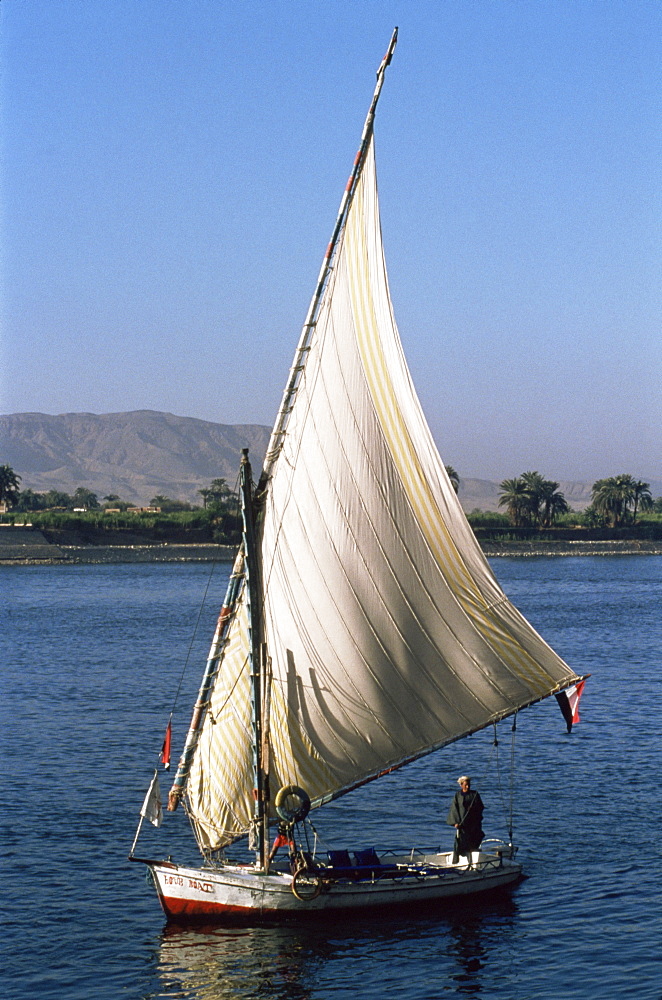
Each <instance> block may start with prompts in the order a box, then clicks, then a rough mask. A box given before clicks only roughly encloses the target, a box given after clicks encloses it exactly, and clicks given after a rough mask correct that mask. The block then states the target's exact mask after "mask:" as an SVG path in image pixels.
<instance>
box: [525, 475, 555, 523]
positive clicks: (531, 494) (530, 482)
mask: <svg viewBox="0 0 662 1000" xmlns="http://www.w3.org/2000/svg"><path fill="white" fill-rule="evenodd" d="M520 478H521V480H522V482H523V483H524V485H525V486H526V492H527V494H528V498H529V499H528V508H529V521H530V523H531V524H532V525H533V526H534V527H537V526H538V525H539V524H540V508H541V506H542V503H543V494H544V490H545V480H544V479H543V477H542V476H541V475H540V473H539V472H523V473H522V475H521V477H520ZM556 485H557V486H558V483H557V484H556Z"/></svg>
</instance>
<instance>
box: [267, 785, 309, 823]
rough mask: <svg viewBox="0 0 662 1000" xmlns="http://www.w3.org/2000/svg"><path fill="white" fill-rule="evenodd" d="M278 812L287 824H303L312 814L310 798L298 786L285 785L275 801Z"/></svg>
mask: <svg viewBox="0 0 662 1000" xmlns="http://www.w3.org/2000/svg"><path fill="white" fill-rule="evenodd" d="M274 806H275V807H276V812H277V813H278V815H279V816H280V818H281V819H282V820H283V822H285V823H301V822H302V820H304V819H305V818H306V816H307V815H308V813H309V812H310V796H309V795H308V792H306V791H304V789H303V788H299V786H298V785H283V787H282V788H281V789H280V790H279V792H278V794H277V795H276V798H275V800H274Z"/></svg>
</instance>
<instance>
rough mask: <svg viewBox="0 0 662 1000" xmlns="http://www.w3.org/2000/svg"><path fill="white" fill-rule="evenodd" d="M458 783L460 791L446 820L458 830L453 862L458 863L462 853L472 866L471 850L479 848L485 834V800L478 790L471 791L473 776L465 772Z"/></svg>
mask: <svg viewBox="0 0 662 1000" xmlns="http://www.w3.org/2000/svg"><path fill="white" fill-rule="evenodd" d="M457 783H458V785H459V786H460V791H459V792H456V793H455V796H454V797H453V801H452V802H451V807H450V809H449V810H448V819H447V820H446V822H447V823H448V825H449V826H454V827H455V830H456V833H455V844H454V846H453V864H454V865H456V864H457V863H458V860H459V857H460V855H463V856H465V857H466V858H467V860H468V863H469V865H470V866H471V852H472V851H477V850H478V848H479V847H480V845H481V842H482V840H483V837H484V836H485V834H484V833H483V825H482V824H483V811H484V806H483V800H482V799H481V797H480V795H479V794H478V792H472V791H471V778H470V777H469V776H468V775H466V774H463V775H462V776H461V777H459V778H458V779H457Z"/></svg>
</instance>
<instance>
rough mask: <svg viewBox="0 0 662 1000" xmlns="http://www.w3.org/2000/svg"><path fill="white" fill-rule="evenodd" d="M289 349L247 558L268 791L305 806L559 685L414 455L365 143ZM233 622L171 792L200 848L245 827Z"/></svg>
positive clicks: (419, 444) (422, 442)
mask: <svg viewBox="0 0 662 1000" xmlns="http://www.w3.org/2000/svg"><path fill="white" fill-rule="evenodd" d="M307 347H308V349H307V350H306V352H305V353H306V355H307V358H306V362H305V369H304V371H303V374H302V375H301V376H300V377H299V380H298V387H297V389H296V393H295V394H294V397H293V402H292V401H290V404H289V405H291V407H292V408H291V413H289V416H288V420H287V426H286V432H285V433H284V434H282V435H280V436H279V438H278V448H277V449H276V458H275V461H273V462H272V463H271V465H270V467H269V473H270V476H269V478H268V480H267V482H266V484H265V485H266V492H265V498H264V501H263V511H262V519H261V538H260V554H261V573H262V584H263V592H264V593H263V596H264V608H263V612H264V639H265V640H266V646H267V652H268V656H269V657H270V661H271V673H272V682H271V690H270V705H271V708H270V753H269V760H270V765H269V766H270V783H271V790H272V795H273V794H275V791H276V790H277V789H278V787H280V786H281V785H284V784H297V785H300V786H302V787H304V788H305V789H306V790H307V791H308V793H309V794H310V796H311V798H312V799H313V802H314V804H320V803H321V802H323V801H325V800H326V799H328V798H331V797H333V796H336V795H338V794H340V793H342V792H343V791H346V790H349V789H350V788H352V787H355V786H356V785H358V784H360V783H361V782H362V781H365V780H367V779H369V778H371V777H374V776H375V775H377V774H379V773H380V772H382V771H385V770H388V769H389V768H391V767H395V766H398V765H400V764H402V763H403V762H406V761H408V760H411V759H414V758H416V757H417V756H420V755H422V754H424V753H426V752H429V751H430V750H432V749H434V748H436V747H440V746H443V745H444V744H447V743H449V742H452V741H453V740H456V739H459V738H460V737H462V736H463V735H465V734H467V733H470V732H473V731H475V730H477V729H479V728H481V727H483V726H486V725H488V724H489V723H490V722H491V721H496V720H498V719H500V718H502V717H504V716H506V715H509V714H511V713H513V712H515V711H516V710H517V709H519V708H521V707H523V706H525V705H527V704H530V703H531V702H533V701H536V700H538V699H539V698H543V697H546V696H547V695H549V694H552V693H553V692H555V691H557V690H559V689H560V688H563V687H565V686H567V685H568V684H571V683H573V681H576V680H577V679H578V678H577V675H576V674H574V672H573V671H572V670H571V669H570V668H569V667H568V666H567V665H566V664H565V663H564V662H563V660H561V659H560V658H559V657H558V656H557V655H556V653H554V652H553V650H552V649H550V647H549V646H548V645H547V644H546V643H545V642H544V641H543V640H542V639H541V638H540V636H539V635H538V634H537V633H536V632H535V630H534V629H533V628H532V627H531V626H530V625H529V624H528V622H527V621H526V620H525V619H524V618H523V617H522V616H521V615H520V614H519V612H518V611H517V610H516V609H515V608H514V607H513V605H512V604H511V603H510V602H509V601H508V600H507V598H506V597H505V595H504V593H503V592H502V590H501V589H500V587H499V585H498V584H497V582H496V580H495V578H494V576H493V574H492V571H491V569H490V567H489V565H488V563H487V561H486V559H485V558H484V556H483V554H482V552H481V550H480V547H479V546H478V544H477V542H476V540H475V537H474V535H473V532H472V531H471V529H470V527H469V525H468V523H467V521H466V518H465V516H464V514H463V512H462V509H461V507H460V504H459V501H458V499H457V497H456V495H455V492H454V490H453V488H452V486H451V484H450V482H449V480H448V477H447V475H446V472H445V469H444V466H443V463H442V460H441V458H440V456H439V453H438V451H437V449H436V446H435V444H434V442H433V440H432V436H431V434H430V431H429V429H428V426H427V423H426V421H425V418H424V416H423V412H422V410H421V407H420V404H419V402H418V399H417V396H416V393H415V390H414V387H413V385H412V381H411V377H410V375H409V371H408V369H407V365H406V362H405V359H404V355H403V352H402V347H401V343H400V338H399V335H398V331H397V328H396V324H395V320H394V316H393V311H392V307H391V300H390V296H389V290H388V282H387V276H386V268H385V263H384V255H383V249H382V239H381V229H380V222H379V209H378V200H377V183H376V174H375V160H374V149H373V141H372V137H371V138H370V142H369V146H368V149H367V153H366V156H365V162H364V165H363V169H362V172H361V175H360V178H359V180H358V183H357V185H356V188H355V190H354V194H353V198H352V201H351V204H350V207H349V211H348V215H347V219H346V223H345V227H344V231H343V233H342V236H341V239H340V243H339V245H338V249H337V252H336V256H335V260H334V266H333V270H332V273H331V277H330V280H329V282H328V284H327V287H326V290H325V293H324V298H323V300H322V304H321V307H320V309H319V312H318V314H317V317H316V325H315V328H314V332H313V335H312V337H310V338H309V340H308V344H307ZM246 627H247V622H246V610H245V607H244V604H243V601H242V602H241V603H240V607H239V609H238V611H237V613H236V615H235V619H234V622H233V625H232V632H231V638H230V641H229V643H228V646H227V649H226V652H225V655H224V658H223V662H222V663H221V667H220V669H219V672H218V680H217V681H216V686H215V689H214V693H213V696H212V701H211V705H210V709H209V711H208V714H207V717H206V719H205V723H204V727H203V731H202V735H201V738H200V742H199V746H198V749H197V751H196V758H195V763H194V766H193V770H192V773H191V776H190V779H189V783H188V796H189V803H190V807H191V811H192V814H193V818H194V821H195V824H196V827H197V829H198V833H199V836H200V839H201V843H202V845H203V846H205V847H218V846H222V844H224V843H227V842H229V841H230V840H232V839H234V838H235V837H236V836H237V835H239V834H240V833H242V832H245V831H246V830H247V829H248V828H249V826H250V822H251V817H252V815H253V773H252V753H253V751H252V742H251V740H252V736H251V720H250V688H249V674H248V644H247V641H246V638H245V631H246ZM242 632H243V634H244V637H243V638H242ZM232 702H237V704H234V705H233V704H231V703H232Z"/></svg>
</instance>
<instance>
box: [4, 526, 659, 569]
mask: <svg viewBox="0 0 662 1000" xmlns="http://www.w3.org/2000/svg"><path fill="white" fill-rule="evenodd" d="M480 546H481V548H482V550H483V552H484V553H485V555H486V556H489V557H490V558H493V557H500V556H503V557H506V556H509V557H512V556H518V557H529V558H532V557H535V556H616V555H628V556H631V555H658V556H659V555H662V541H658V540H653V539H629V540H628V539H623V538H619V539H618V540H615V541H604V540H603V541H586V540H581V541H579V540H578V541H572V540H567V539H563V540H561V539H549V540H543V541H540V540H534V539H531V540H518V541H513V540H508V541H501V540H499V541H494V540H487V539H484V540H481V541H480ZM234 552H235V549H234V546H232V545H217V544H214V543H211V542H210V543H203V544H199V543H188V544H180V543H171V542H161V543H152V544H141V543H136V544H130V545H64V544H58V543H55V542H53V541H52V540H50V539H49V538H47V537H46V535H45V534H44V533H43V532H41V531H39V530H38V529H35V528H29V527H4V528H2V530H0V566H49V565H62V564H66V563H71V564H72V565H80V564H89V565H93V564H104V565H107V564H110V563H141V562H142V563H144V562H151V563H155V562H158V563H166V562H230V561H232V559H233V558H234Z"/></svg>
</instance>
